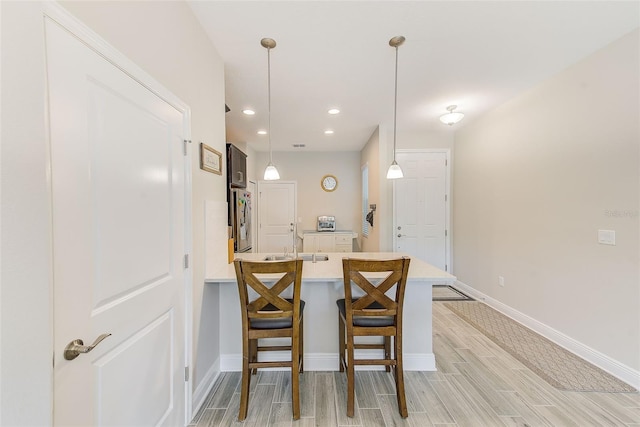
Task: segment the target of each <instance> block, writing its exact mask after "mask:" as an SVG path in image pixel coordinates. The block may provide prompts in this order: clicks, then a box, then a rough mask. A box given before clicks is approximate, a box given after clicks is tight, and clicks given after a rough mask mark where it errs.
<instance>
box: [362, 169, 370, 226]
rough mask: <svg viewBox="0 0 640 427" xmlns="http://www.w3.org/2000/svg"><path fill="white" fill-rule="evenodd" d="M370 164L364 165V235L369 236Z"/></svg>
mask: <svg viewBox="0 0 640 427" xmlns="http://www.w3.org/2000/svg"><path fill="white" fill-rule="evenodd" d="M368 213H369V165H364V166H362V235H363V236H364V237H367V236H369V223H368V222H367V214H368Z"/></svg>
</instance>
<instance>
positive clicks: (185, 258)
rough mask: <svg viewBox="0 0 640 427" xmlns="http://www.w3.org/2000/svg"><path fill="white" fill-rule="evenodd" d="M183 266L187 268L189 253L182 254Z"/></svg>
mask: <svg viewBox="0 0 640 427" xmlns="http://www.w3.org/2000/svg"><path fill="white" fill-rule="evenodd" d="M184 268H189V254H185V256H184Z"/></svg>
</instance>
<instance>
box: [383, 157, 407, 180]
mask: <svg viewBox="0 0 640 427" xmlns="http://www.w3.org/2000/svg"><path fill="white" fill-rule="evenodd" d="M403 176H404V175H403V174H402V169H400V165H399V164H398V163H397V162H396V161H395V160H394V161H393V163H391V166H389V170H388V171H387V179H398V178H402V177H403Z"/></svg>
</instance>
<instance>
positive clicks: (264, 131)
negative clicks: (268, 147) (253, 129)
mask: <svg viewBox="0 0 640 427" xmlns="http://www.w3.org/2000/svg"><path fill="white" fill-rule="evenodd" d="M266 134H267V131H266V130H259V131H258V135H266Z"/></svg>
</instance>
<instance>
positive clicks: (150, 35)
mask: <svg viewBox="0 0 640 427" xmlns="http://www.w3.org/2000/svg"><path fill="white" fill-rule="evenodd" d="M63 6H64V7H65V8H66V9H68V10H69V11H70V12H71V13H73V14H74V15H75V16H77V17H78V18H79V19H80V20H82V21H83V22H85V23H86V24H87V25H88V26H89V27H91V28H92V29H93V30H94V31H95V32H96V33H98V34H99V35H100V36H102V37H103V38H104V39H106V40H107V41H108V42H109V43H111V44H112V45H114V46H115V47H116V48H117V49H118V50H120V51H121V52H122V53H124V54H125V55H126V56H128V57H129V58H130V59H131V60H132V61H133V62H135V63H137V64H138V65H139V66H140V67H141V68H143V69H144V70H145V71H146V72H148V73H149V74H151V75H152V76H153V77H154V78H155V79H156V80H158V81H159V82H160V83H162V84H163V85H164V86H165V87H166V88H167V89H169V90H170V91H171V92H173V93H174V94H175V95H177V96H178V97H179V98H181V99H182V100H183V101H184V102H185V103H186V104H187V105H189V106H190V108H191V123H192V140H193V142H194V143H193V144H192V146H191V152H192V155H193V166H192V167H193V176H192V180H193V219H192V220H193V264H192V265H193V291H194V294H193V306H194V342H193V356H194V360H193V361H192V368H193V372H194V383H193V385H194V388H197V387H198V385H200V383H201V382H202V381H203V379H204V378H205V375H207V374H208V373H211V369H215V366H216V361H217V359H218V356H219V328H218V316H217V312H215V311H214V310H212V309H210V307H218V306H219V303H218V297H219V294H218V291H217V290H216V289H215V288H212V287H208V286H204V264H205V262H204V261H205V260H204V256H205V241H204V236H205V233H204V203H205V200H213V201H217V202H221V201H222V202H224V201H225V197H226V196H225V178H224V176H225V175H224V174H225V171H224V170H223V175H222V176H218V175H213V174H210V173H208V172H204V171H202V170H200V169H199V159H198V153H199V151H198V142H199V141H204V142H205V143H206V144H208V145H210V146H212V147H213V148H215V149H216V150H218V151H220V152H224V148H225V145H224V144H225V137H224V135H225V129H224V82H223V79H224V75H223V64H222V61H221V59H220V58H219V56H218V54H217V52H216V51H215V49H214V47H213V45H212V44H211V43H210V41H209V40H208V38H207V36H206V34H205V33H204V31H203V30H202V28H201V27H200V25H199V23H198V21H197V20H196V19H195V17H194V16H193V14H192V12H191V10H190V8H189V7H188V6H187V5H186V3H184V2H136V1H131V2H64V3H63ZM0 7H2V52H1V53H2V90H3V92H2V113H3V114H2V193H1V196H2V204H1V206H2V207H1V209H2V229H3V236H2V263H3V270H2V301H1V312H0V313H1V316H2V318H1V320H2V322H1V325H2V330H1V331H2V335H1V338H2V348H1V352H2V353H1V359H0V360H1V362H2V365H0V377H1V378H2V382H1V384H0V396H1V399H2V400H1V401H0V408H1V414H2V419H0V424H1V425H11V426H21V425H24V426H34V425H48V424H50V423H51V408H52V406H51V366H50V365H51V348H52V343H51V299H50V294H51V254H50V246H51V241H50V225H49V219H50V215H49V199H48V181H47V167H48V162H47V152H46V146H47V145H46V131H45V129H46V128H45V116H44V108H45V81H44V70H45V64H44V35H43V18H42V16H43V6H42V3H40V2H6V1H3V2H0ZM141 29H144V31H142V30H141ZM225 216H226V213H225ZM221 227H224V225H221ZM223 233H225V231H223ZM219 253H220V256H224V257H225V258H226V241H221V242H220V247H219ZM214 255H215V254H209V256H214ZM6 266H9V268H6ZM16 325H20V327H19V328H17V327H16Z"/></svg>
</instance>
